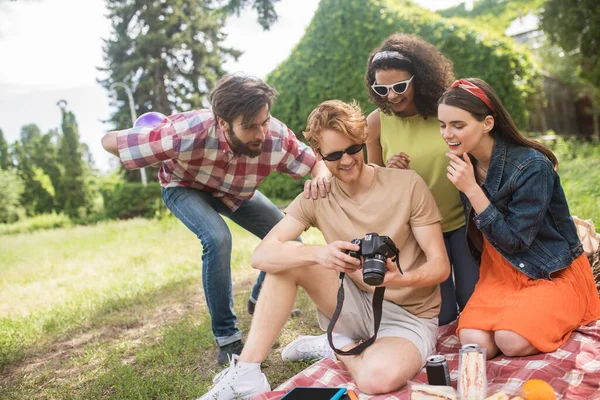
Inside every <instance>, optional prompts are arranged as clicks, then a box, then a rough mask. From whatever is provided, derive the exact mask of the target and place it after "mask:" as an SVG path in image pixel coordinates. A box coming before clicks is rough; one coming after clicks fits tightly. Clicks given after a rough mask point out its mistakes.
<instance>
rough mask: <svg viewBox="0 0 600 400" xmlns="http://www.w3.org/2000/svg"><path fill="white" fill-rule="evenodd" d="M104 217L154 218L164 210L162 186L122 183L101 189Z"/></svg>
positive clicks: (153, 183)
mask: <svg viewBox="0 0 600 400" xmlns="http://www.w3.org/2000/svg"><path fill="white" fill-rule="evenodd" d="M101 193H102V198H103V200H104V215H105V216H106V218H110V219H128V218H134V217H145V218H152V217H155V216H157V215H158V214H160V212H161V210H162V209H163V205H162V200H161V189H160V184H158V183H156V182H152V183H148V185H147V186H144V185H142V184H141V183H131V182H121V183H117V184H115V185H107V186H105V187H103V188H102V189H101Z"/></svg>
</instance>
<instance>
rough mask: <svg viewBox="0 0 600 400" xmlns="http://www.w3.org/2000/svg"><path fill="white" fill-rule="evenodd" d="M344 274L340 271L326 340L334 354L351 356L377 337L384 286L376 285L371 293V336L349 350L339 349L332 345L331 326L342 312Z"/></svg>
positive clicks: (373, 341)
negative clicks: (372, 324)
mask: <svg viewBox="0 0 600 400" xmlns="http://www.w3.org/2000/svg"><path fill="white" fill-rule="evenodd" d="M345 275H346V274H345V273H343V272H340V288H339V289H338V294H337V305H336V307H335V311H334V312H333V316H332V317H331V320H330V321H329V326H328V327H327V340H328V341H329V346H331V348H332V349H333V351H335V352H336V354H339V355H341V356H352V355H358V354H360V353H362V352H363V351H365V349H366V348H367V347H369V346H370V345H372V344H373V343H375V340H376V339H377V332H378V331H379V324H380V323H381V314H382V310H381V307H382V304H383V295H384V293H385V286H379V287H376V288H375V293H373V303H372V307H373V323H374V330H373V336H371V338H369V339H367V340H365V341H363V342H361V343H359V344H358V345H357V346H356V347H354V348H352V349H350V350H340V349H337V348H336V347H335V346H334V345H333V328H334V327H335V324H336V323H337V320H338V318H339V317H340V313H341V312H342V306H343V304H344V276H345Z"/></svg>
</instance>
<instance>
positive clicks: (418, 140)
mask: <svg viewBox="0 0 600 400" xmlns="http://www.w3.org/2000/svg"><path fill="white" fill-rule="evenodd" d="M379 116H380V117H379V118H380V121H381V136H380V140H381V147H382V149H383V153H382V155H383V162H384V165H385V164H386V163H387V161H388V160H389V159H390V158H391V157H392V156H393V155H394V154H397V153H400V152H404V153H406V154H408V155H409V156H410V164H409V167H410V169H412V170H413V171H415V172H416V173H417V174H419V175H420V176H421V178H423V180H424V181H425V183H426V184H427V186H428V187H429V190H431V193H432V194H433V197H434V199H435V202H436V203H437V206H438V208H439V209H440V212H441V213H442V217H443V219H442V230H443V231H444V232H450V231H453V230H455V229H458V228H460V227H461V226H463V225H464V224H465V217H464V213H463V208H462V204H461V202H460V195H459V191H458V189H457V188H456V187H455V186H454V185H453V184H452V182H450V180H449V179H448V177H447V176H446V174H447V170H446V167H447V166H448V162H449V158H448V157H446V153H447V152H448V146H447V145H446V142H445V141H444V140H443V139H442V138H441V136H440V124H439V122H438V121H437V118H436V117H428V118H427V119H425V118H423V117H422V116H421V115H418V114H417V115H414V116H412V117H407V118H400V117H396V116H393V115H392V116H391V115H386V114H384V113H382V112H380V113H379Z"/></svg>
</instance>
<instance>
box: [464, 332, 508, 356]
mask: <svg viewBox="0 0 600 400" xmlns="http://www.w3.org/2000/svg"><path fill="white" fill-rule="evenodd" d="M459 336H460V343H461V344H463V345H465V344H470V343H473V344H476V345H478V346H479V347H481V348H482V349H483V348H484V349H485V354H486V357H487V359H488V360H489V359H490V358H494V357H496V356H497V355H498V354H499V353H500V349H498V346H497V345H496V341H495V340H494V332H493V331H482V330H479V329H461V330H460V334H459Z"/></svg>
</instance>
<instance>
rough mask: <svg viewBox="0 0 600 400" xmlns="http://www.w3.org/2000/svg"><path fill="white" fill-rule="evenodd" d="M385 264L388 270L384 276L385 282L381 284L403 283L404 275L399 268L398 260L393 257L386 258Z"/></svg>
mask: <svg viewBox="0 0 600 400" xmlns="http://www.w3.org/2000/svg"><path fill="white" fill-rule="evenodd" d="M385 266H386V267H387V272H386V273H385V277H384V278H383V283H382V284H381V285H379V286H388V285H389V284H390V283H394V285H397V284H401V283H402V280H403V278H404V275H402V274H401V273H400V271H399V270H398V266H397V265H396V261H392V259H391V258H388V259H386V260H385Z"/></svg>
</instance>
